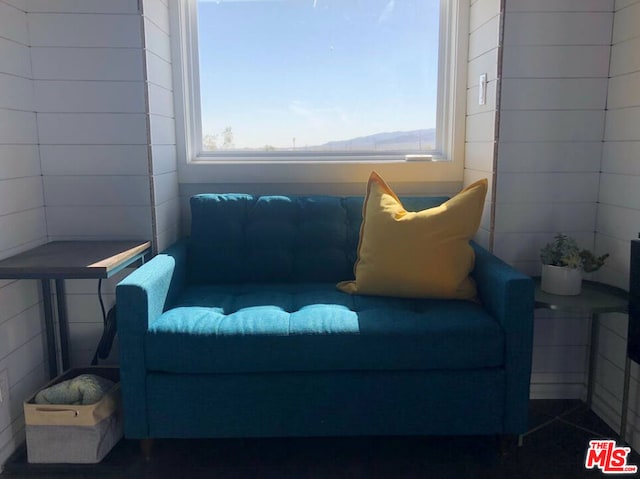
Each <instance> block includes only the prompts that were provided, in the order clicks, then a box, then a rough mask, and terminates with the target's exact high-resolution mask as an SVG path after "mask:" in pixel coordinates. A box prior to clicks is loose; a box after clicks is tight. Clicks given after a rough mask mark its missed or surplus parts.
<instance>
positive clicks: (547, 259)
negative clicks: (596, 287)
mask: <svg viewBox="0 0 640 479" xmlns="http://www.w3.org/2000/svg"><path fill="white" fill-rule="evenodd" d="M608 257H609V255H608V254H604V255H602V256H595V255H594V254H593V253H592V252H591V251H589V250H586V249H580V247H579V246H578V243H577V242H576V240H575V239H574V238H571V237H570V236H567V235H564V234H561V233H558V234H556V236H555V237H554V239H553V241H552V242H551V243H547V244H546V245H545V246H544V247H543V248H542V249H541V250H540V259H541V260H542V280H541V285H540V287H541V289H542V290H543V291H546V292H547V293H552V294H559V295H577V294H580V291H582V272H583V271H584V272H585V273H591V272H593V271H597V270H598V269H600V267H601V266H602V265H603V264H604V262H605V260H606V259H607V258H608Z"/></svg>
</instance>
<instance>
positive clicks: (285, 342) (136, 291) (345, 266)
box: [116, 194, 534, 438]
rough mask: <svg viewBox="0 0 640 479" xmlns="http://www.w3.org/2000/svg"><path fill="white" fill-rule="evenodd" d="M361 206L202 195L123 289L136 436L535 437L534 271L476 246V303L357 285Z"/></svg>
mask: <svg viewBox="0 0 640 479" xmlns="http://www.w3.org/2000/svg"><path fill="white" fill-rule="evenodd" d="M402 200H403V203H404V204H405V206H406V207H407V208H408V209H412V210H419V209H424V208H427V207H431V206H435V205H438V204H440V203H441V202H442V201H444V200H445V198H443V197H421V198H402ZM362 203H363V198H361V197H348V198H342V197H329V196H323V197H318V196H315V197H296V196H266V197H255V196H252V195H248V194H228V195H224V194H207V195H196V196H194V197H193V198H192V199H191V212H192V221H191V235H190V237H189V238H185V239H183V240H181V241H179V242H178V243H176V244H175V245H173V246H172V247H170V248H169V249H167V250H166V251H164V252H163V253H161V254H159V255H157V256H155V257H154V258H153V259H152V260H150V261H149V262H147V263H146V264H145V265H143V266H142V267H140V268H138V269H137V270H136V271H134V272H133V273H131V274H130V275H129V276H127V277H126V278H125V279H124V280H123V281H121V282H120V283H119V284H118V286H117V288H116V301H117V307H118V329H119V331H118V334H119V343H120V348H119V349H120V355H121V357H120V364H121V383H122V391H123V402H124V414H125V434H126V436H127V437H129V438H148V437H250V436H314V435H359V434H519V433H522V432H524V431H526V429H527V413H528V398H529V381H530V374H531V349H532V333H533V303H534V301H533V291H534V288H533V282H532V280H531V279H530V278H528V277H527V276H525V275H523V274H521V273H519V272H517V271H516V270H514V269H513V268H511V267H510V266H509V265H507V264H505V263H504V262H502V261H501V260H500V259H498V258H497V257H495V256H494V255H492V254H491V253H489V252H488V251H486V250H484V249H483V248H481V247H479V246H478V245H476V244H472V246H473V247H474V251H475V253H476V261H475V269H474V271H473V273H472V276H473V278H474V280H475V281H476V284H477V286H478V294H479V299H478V301H477V302H471V301H459V300H435V299H432V300H412V299H401V298H391V297H373V296H357V295H355V296H350V295H347V294H344V293H342V292H340V291H338V290H337V289H336V288H335V284H336V283H337V282H338V281H341V280H346V279H350V278H352V277H353V265H354V262H355V259H356V251H357V245H358V239H359V230H360V225H361V221H362Z"/></svg>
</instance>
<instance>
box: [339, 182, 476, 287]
mask: <svg viewBox="0 0 640 479" xmlns="http://www.w3.org/2000/svg"><path fill="white" fill-rule="evenodd" d="M486 192H487V180H486V179H483V180H480V181H477V182H475V183H473V184H472V185H470V186H468V187H467V188H465V189H464V190H463V191H461V192H460V193H458V194H457V195H456V196H454V197H453V198H451V199H450V200H448V201H446V202H444V203H443V204H441V205H439V206H436V207H433V208H427V209H424V210H422V211H418V212H412V211H407V210H406V209H405V207H404V205H403V204H402V202H401V200H400V199H399V198H398V197H397V196H396V194H395V193H394V192H393V190H392V189H391V188H390V187H389V185H387V183H386V182H385V181H384V180H383V179H382V178H381V177H380V176H379V175H378V174H377V173H375V172H373V173H371V176H370V178H369V183H368V186H367V196H366V198H365V200H364V201H365V203H364V209H363V217H364V219H363V222H362V229H361V232H360V241H359V244H358V259H357V261H356V263H355V281H342V282H340V283H338V288H340V289H341V290H342V291H344V292H347V293H351V294H374V295H387V296H402V297H413V298H457V299H473V298H475V296H476V288H475V284H474V283H473V281H472V280H471V278H470V277H469V273H471V271H472V270H473V265H474V252H473V248H472V247H471V245H470V244H469V241H470V240H471V238H472V237H473V235H474V234H475V233H476V231H477V230H478V227H479V225H480V219H481V217H482V210H483V207H484V199H485V195H486Z"/></svg>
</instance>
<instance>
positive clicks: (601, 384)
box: [594, 0, 640, 450]
mask: <svg viewBox="0 0 640 479" xmlns="http://www.w3.org/2000/svg"><path fill="white" fill-rule="evenodd" d="M609 75H610V78H609V88H608V97H607V112H606V124H605V133H604V147H603V155H602V173H601V179H600V193H599V203H598V209H597V213H598V220H597V234H596V249H597V250H598V251H599V252H600V253H603V252H608V253H610V254H611V257H610V258H609V260H608V262H607V264H606V266H605V267H604V268H603V269H602V271H601V272H599V274H598V277H599V279H601V280H603V281H605V282H607V283H610V284H614V285H616V286H619V287H621V288H624V289H627V288H628V285H629V254H630V246H629V245H630V240H631V239H634V238H636V237H637V236H638V232H639V231H640V196H639V194H638V192H639V191H640V129H639V128H638V125H640V89H639V87H640V1H638V0H625V1H616V3H615V15H614V21H613V35H612V47H611V66H610V73H609ZM627 319H628V318H627V317H626V316H625V315H622V314H610V315H606V316H605V317H604V318H603V319H602V321H601V322H600V325H599V328H600V343H599V345H598V347H599V349H598V350H599V353H600V355H599V357H598V373H597V375H596V377H597V383H596V390H595V394H596V400H597V402H596V404H595V407H594V410H595V411H596V412H597V413H598V414H599V415H600V416H601V417H603V418H604V419H605V420H606V421H607V422H608V423H609V424H610V425H611V426H612V427H613V428H614V429H616V430H617V429H618V427H619V421H620V413H621V406H622V379H623V367H624V360H625V350H626V336H627ZM631 375H632V381H631V385H630V400H629V411H628V425H627V431H628V432H629V435H628V440H629V441H630V442H631V444H632V445H633V446H634V447H635V449H636V450H638V448H640V417H639V416H640V397H639V395H638V392H639V391H640V369H639V368H638V365H637V364H635V363H632V368H631Z"/></svg>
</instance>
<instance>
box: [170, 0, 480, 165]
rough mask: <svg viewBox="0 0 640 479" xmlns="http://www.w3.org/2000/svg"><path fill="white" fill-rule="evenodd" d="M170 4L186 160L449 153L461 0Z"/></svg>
mask: <svg viewBox="0 0 640 479" xmlns="http://www.w3.org/2000/svg"><path fill="white" fill-rule="evenodd" d="M179 3H180V6H178V7H176V8H174V13H175V14H176V15H174V16H176V17H178V18H179V21H177V22H175V23H174V26H177V27H179V28H177V30H178V31H179V35H176V33H175V31H174V37H176V36H178V37H179V46H180V48H178V49H174V52H178V57H179V58H178V61H177V62H176V61H175V60H174V63H176V64H177V66H179V67H180V73H181V75H180V76H179V77H178V78H179V79H180V81H179V83H180V86H181V87H182V88H178V89H177V93H178V101H177V102H176V104H177V106H178V110H179V111H180V113H181V114H180V115H178V117H179V118H178V119H179V120H182V121H181V122H179V125H181V126H182V127H183V128H180V132H182V131H183V130H184V132H185V136H184V149H185V151H186V161H187V162H189V163H206V164H214V163H216V162H218V163H220V162H223V163H227V164H228V163H230V162H231V163H233V162H238V163H242V162H245V163H247V162H267V163H274V162H287V163H291V162H315V163H321V162H327V161H328V162H331V163H333V164H335V163H336V162H339V163H348V162H372V161H373V162H416V160H417V161H418V162H420V161H421V160H422V161H426V160H433V159H436V160H444V161H452V160H454V159H455V158H454V156H453V155H454V150H455V145H456V141H458V142H459V141H461V138H457V139H456V135H458V136H460V131H463V125H462V128H461V127H460V123H461V122H460V118H457V123H456V115H457V113H459V111H460V106H461V104H462V105H463V104H464V98H465V93H464V92H465V90H464V84H465V81H466V75H465V74H464V65H465V63H466V56H465V58H464V60H461V58H460V48H461V46H462V47H464V46H466V38H465V37H464V35H465V31H466V30H465V28H464V27H465V23H464V15H465V14H466V12H464V11H463V10H464V9H461V7H460V4H465V2H464V1H463V0H180V2H179ZM467 8H468V7H467ZM462 109H464V107H462ZM460 116H464V115H460ZM458 171H459V168H458Z"/></svg>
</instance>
